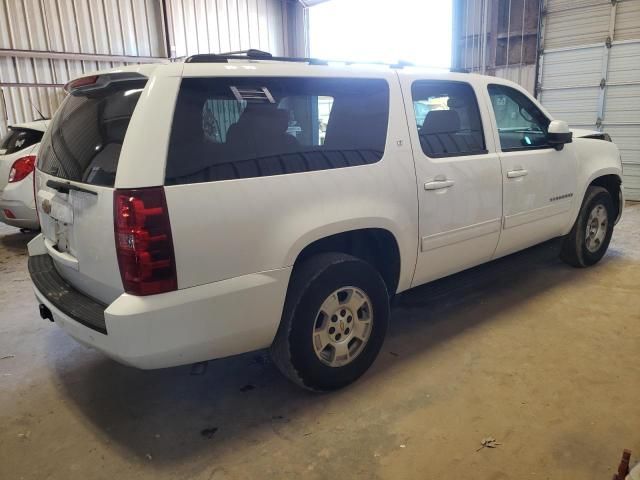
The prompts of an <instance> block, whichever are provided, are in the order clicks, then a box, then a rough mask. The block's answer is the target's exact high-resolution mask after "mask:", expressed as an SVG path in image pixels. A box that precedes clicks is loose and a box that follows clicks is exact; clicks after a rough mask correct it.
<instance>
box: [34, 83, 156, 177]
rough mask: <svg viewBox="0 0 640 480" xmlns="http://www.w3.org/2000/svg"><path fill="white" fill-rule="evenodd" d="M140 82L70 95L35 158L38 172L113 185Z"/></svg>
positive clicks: (140, 90) (114, 84)
mask: <svg viewBox="0 0 640 480" xmlns="http://www.w3.org/2000/svg"><path fill="white" fill-rule="evenodd" d="M145 82H146V81H145V80H135V81H126V82H117V83H113V84H112V85H111V86H110V87H107V88H104V89H99V90H95V91H93V92H91V93H85V94H72V95H69V96H68V97H67V98H66V99H65V100H64V102H63V103H62V105H61V106H60V108H59V109H58V112H57V113H56V115H55V117H54V118H53V121H52V123H51V126H50V127H49V129H48V130H47V133H46V135H45V137H44V139H43V142H42V147H41V148H40V151H39V154H38V168H39V169H40V170H42V171H43V172H46V173H49V174H51V175H55V176H57V177H60V178H64V179H67V180H74V181H77V182H84V183H90V184H93V185H104V186H113V184H114V182H115V177H116V170H117V167H118V160H119V158H120V150H121V148H122V142H123V141H124V136H125V134H126V132H127V127H128V126H129V121H130V120H131V115H132V114H133V110H134V109H135V107H136V104H137V102H138V98H139V97H140V93H141V92H142V89H143V88H144V85H145Z"/></svg>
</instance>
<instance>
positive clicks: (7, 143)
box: [0, 128, 43, 155]
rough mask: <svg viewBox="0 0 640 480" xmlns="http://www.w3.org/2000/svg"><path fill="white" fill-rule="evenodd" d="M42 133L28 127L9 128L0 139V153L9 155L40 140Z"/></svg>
mask: <svg viewBox="0 0 640 480" xmlns="http://www.w3.org/2000/svg"><path fill="white" fill-rule="evenodd" d="M42 135H43V133H42V132H40V131H38V130H31V129H28V128H10V129H9V132H8V133H7V134H6V135H5V136H4V137H3V138H2V140H0V154H2V155H9V154H11V153H15V152H19V151H20V150H24V149H25V148H27V147H31V146H33V145H35V144H36V143H39V142H40V140H42Z"/></svg>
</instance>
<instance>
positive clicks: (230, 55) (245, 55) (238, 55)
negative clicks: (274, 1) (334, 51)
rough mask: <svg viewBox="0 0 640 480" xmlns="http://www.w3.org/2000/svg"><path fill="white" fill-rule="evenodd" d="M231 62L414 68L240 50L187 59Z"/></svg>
mask: <svg viewBox="0 0 640 480" xmlns="http://www.w3.org/2000/svg"><path fill="white" fill-rule="evenodd" d="M229 60H273V61H277V62H294V63H308V64H309V65H329V63H330V62H335V63H343V64H345V65H358V64H366V65H382V66H387V67H391V68H404V67H412V66H414V64H413V63H411V62H407V61H405V60H399V61H397V62H396V63H386V62H366V61H356V60H322V59H319V58H310V57H274V56H273V55H272V54H271V53H269V52H265V51H263V50H256V49H250V50H238V51H235V52H225V53H200V54H197V55H191V56H190V57H187V58H186V59H185V60H184V62H185V63H227V62H228V61H229Z"/></svg>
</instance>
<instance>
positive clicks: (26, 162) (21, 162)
mask: <svg viewBox="0 0 640 480" xmlns="http://www.w3.org/2000/svg"><path fill="white" fill-rule="evenodd" d="M35 164H36V156H35V155H27V156H26V157H20V158H19V159H17V160H16V161H15V162H13V165H11V170H10V171H9V183H13V182H19V181H20V180H22V179H23V178H25V177H26V176H27V175H29V174H30V173H31V172H33V169H34V167H35Z"/></svg>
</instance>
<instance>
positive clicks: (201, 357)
mask: <svg viewBox="0 0 640 480" xmlns="http://www.w3.org/2000/svg"><path fill="white" fill-rule="evenodd" d="M37 238H38V237H36V239H37ZM30 250H32V249H31V248H30ZM290 273H291V269H290V268H286V269H281V270H275V271H270V272H264V273H256V274H251V275H244V276H242V277H235V278H231V279H228V280H223V281H220V282H215V283H211V284H207V285H201V286H197V287H192V288H186V289H182V290H177V291H175V292H169V293H163V294H160V295H151V296H147V297H137V296H134V295H129V294H126V293H124V294H122V295H120V296H119V297H118V298H117V299H116V300H115V301H114V302H113V303H111V304H110V305H108V306H106V308H104V325H105V330H104V331H103V332H101V331H99V330H97V329H96V328H93V327H92V326H91V325H89V324H88V322H87V319H86V318H85V319H82V318H78V316H77V314H74V313H73V312H71V313H70V312H69V308H70V306H69V304H68V303H65V304H62V303H61V302H60V301H59V298H60V297H56V296H55V295H51V294H49V292H47V291H45V290H46V289H48V288H50V287H47V286H43V284H42V283H40V284H38V283H37V282H35V281H34V290H35V295H36V297H37V299H38V301H39V302H40V303H41V304H43V305H45V306H46V307H47V308H48V309H49V310H50V311H51V314H52V317H53V320H54V321H55V322H56V323H57V324H58V325H59V326H60V327H61V328H62V329H63V330H65V331H66V332H67V333H68V334H69V335H71V336H72V337H73V338H75V339H76V340H77V341H78V342H80V343H82V344H84V345H87V346H90V347H93V348H96V349H97V350H100V351H102V352H104V353H105V354H106V355H108V356H109V357H111V358H113V359H115V360H117V361H119V362H121V363H124V364H127V365H131V366H134V367H138V368H143V369H153V368H164V367H172V366H177V365H184V364H189V363H194V362H200V361H205V360H210V359H214V358H222V357H227V356H231V355H236V354H240V353H244V352H248V351H252V350H258V349H261V348H265V347H268V346H270V345H271V342H272V341H273V338H274V336H275V333H276V331H277V328H278V325H279V323H280V317H281V315H282V306H283V303H284V297H285V292H286V288H287V283H288V281H289V275H290ZM62 281H63V282H64V280H62ZM54 288H60V286H59V285H58V286H57V287H54ZM67 288H71V289H72V288H73V287H69V286H68V285H67ZM80 295H82V294H80ZM85 301H90V302H91V301H92V300H91V299H87V298H86V297H85ZM75 302H76V303H75V306H78V305H79V303H81V302H79V301H78V300H77V298H76V300H75ZM71 303H72V304H73V303H74V302H73V301H72V302H71ZM72 306H73V305H72ZM72 315H73V316H72ZM74 316H75V317H76V318H74Z"/></svg>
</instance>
